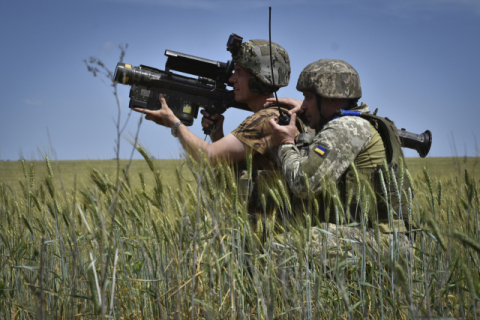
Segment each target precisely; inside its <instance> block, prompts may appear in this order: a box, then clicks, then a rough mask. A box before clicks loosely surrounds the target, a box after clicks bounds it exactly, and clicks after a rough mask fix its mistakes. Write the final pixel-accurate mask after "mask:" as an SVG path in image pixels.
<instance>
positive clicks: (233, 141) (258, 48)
mask: <svg viewBox="0 0 480 320" xmlns="http://www.w3.org/2000/svg"><path fill="white" fill-rule="evenodd" d="M272 57H273V76H274V80H275V86H273V83H272V75H271V73H272V72H271V70H270V69H271V68H270V47H269V42H268V41H266V40H250V41H247V42H244V43H243V44H242V45H241V46H240V48H239V50H238V52H237V53H236V54H235V56H233V57H232V58H233V59H232V60H233V62H234V63H235V66H234V71H235V72H234V74H233V75H232V76H231V77H230V79H229V82H231V83H232V84H233V88H234V95H235V100H236V101H238V102H243V103H246V104H248V106H249V108H250V109H251V110H252V111H253V112H254V114H253V115H252V116H250V117H248V118H247V119H246V120H245V121H244V122H243V123H242V124H241V125H240V126H239V127H238V128H236V129H235V130H234V131H233V132H232V133H230V134H228V135H226V136H225V135H224V133H223V120H224V117H223V116H221V115H218V114H216V115H209V114H207V113H206V112H205V111H204V110H202V114H203V115H204V117H203V119H202V126H204V127H206V126H209V125H211V124H213V123H215V129H214V130H213V131H212V132H211V134H210V138H211V140H212V143H211V144H209V143H208V142H206V141H203V140H202V139H201V138H199V137H197V136H195V135H194V134H193V133H192V132H191V131H190V130H188V128H187V127H186V126H185V125H183V124H182V123H181V122H180V120H179V119H178V118H177V117H176V116H175V115H174V114H173V112H172V111H171V110H170V109H169V108H168V106H167V104H166V101H165V99H164V97H163V95H160V97H159V99H160V102H161V104H162V108H161V109H159V110H147V109H134V110H135V111H138V112H142V113H145V114H146V117H145V119H147V120H152V121H154V122H155V123H157V124H159V125H162V126H166V127H169V128H172V134H173V135H174V136H176V137H178V138H179V140H180V142H181V144H182V146H183V147H184V149H185V150H187V151H188V152H190V153H191V154H193V155H194V156H198V150H201V151H202V152H203V153H205V154H206V155H207V156H208V157H209V158H210V159H211V160H212V161H217V160H221V159H224V160H228V161H231V162H233V163H236V162H239V161H242V160H244V159H245V157H246V154H248V153H249V152H253V157H254V160H255V158H258V161H254V164H256V165H258V166H260V167H268V166H271V165H273V164H274V163H275V158H276V148H275V147H272V145H271V142H270V132H271V128H270V125H269V124H268V120H269V119H272V118H274V117H276V116H278V114H279V113H278V111H277V110H276V109H273V108H266V109H264V104H265V102H266V99H268V98H270V97H273V95H272V92H274V91H276V90H278V89H279V88H280V87H284V86H286V85H288V82H289V79H290V59H289V57H288V54H287V52H286V51H285V49H284V48H282V47H281V46H279V45H278V44H275V43H272Z"/></svg>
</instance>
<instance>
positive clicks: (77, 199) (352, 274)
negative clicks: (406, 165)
mask: <svg viewBox="0 0 480 320" xmlns="http://www.w3.org/2000/svg"><path fill="white" fill-rule="evenodd" d="M138 148H139V151H141V153H142V155H143V156H144V157H145V160H146V162H147V164H148V170H149V172H148V173H147V172H144V173H141V172H140V173H139V176H138V180H137V181H139V183H136V184H131V183H130V181H131V180H132V177H130V175H129V173H128V171H125V174H123V173H122V174H120V175H118V179H119V182H118V183H117V181H113V182H112V181H110V180H109V176H108V175H105V174H104V173H103V172H101V171H99V170H92V171H91V177H90V179H91V182H90V183H88V184H85V185H82V186H79V185H76V183H75V182H74V184H73V187H71V188H65V187H62V185H60V184H59V183H58V181H57V180H56V179H55V174H56V173H55V172H54V170H53V168H54V166H53V167H52V165H51V163H50V161H49V159H48V158H47V159H45V163H44V167H45V168H46V174H45V175H44V176H39V174H36V173H35V172H38V171H39V170H37V169H35V167H34V165H33V163H28V162H26V161H24V162H23V168H24V171H23V175H22V176H21V177H20V179H19V184H20V191H19V192H17V191H15V190H14V189H13V188H12V186H11V185H9V184H6V183H2V184H1V185H0V255H1V260H0V318H2V319H11V318H16V319H31V318H38V319H49V318H58V319H81V318H86V319H93V318H102V319H104V318H107V317H113V318H115V319H154V318H155V319H188V318H190V319H224V318H232V319H233V318H235V319H237V318H238V319H356V318H375V319H377V318H378V319H394V318H395V319H410V318H413V319H415V318H425V317H426V318H448V317H450V318H464V319H476V318H477V313H478V311H477V309H478V307H479V305H478V297H479V289H480V288H479V271H480V269H479V258H480V256H479V254H480V239H479V237H480V232H479V230H478V229H479V223H478V218H479V200H478V188H477V186H476V183H478V179H477V178H475V177H474V176H472V175H471V173H470V172H468V171H465V172H464V174H463V176H462V177H461V178H460V177H456V178H455V177H454V178H445V177H437V176H430V174H429V172H428V171H427V170H425V171H424V174H423V176H418V175H417V176H416V178H415V179H412V177H411V175H410V174H409V173H408V171H403V172H404V173H403V174H402V175H401V177H400V178H399V179H398V180H397V181H395V183H396V184H397V185H400V186H401V185H402V184H403V183H404V181H405V180H406V179H410V180H411V185H412V186H413V189H414V190H409V192H401V191H400V190H402V188H401V187H399V188H398V191H397V192H401V193H402V194H401V197H405V198H406V199H407V200H408V202H409V206H408V212H403V213H402V214H403V215H411V217H412V219H413V220H414V221H415V225H416V226H417V227H415V228H414V229H410V230H409V231H410V232H407V233H406V237H408V238H409V239H410V241H411V243H412V249H410V247H408V246H405V245H403V241H404V239H405V236H404V235H403V234H402V233H401V232H400V231H399V232H395V233H394V234H392V235H382V234H380V232H379V230H378V223H376V220H375V219H376V218H375V214H374V213H375V208H376V202H375V201H376V197H375V196H374V194H373V191H372V190H371V187H370V186H369V185H368V184H366V183H365V182H363V181H361V179H358V180H357V185H356V186H355V188H356V189H357V190H358V192H357V193H356V197H357V199H356V201H357V203H359V207H358V211H359V213H361V214H360V215H359V216H360V217H361V218H360V219H358V220H357V221H346V220H345V219H344V218H343V217H345V210H344V208H343V207H342V204H341V202H340V201H339V198H338V194H337V190H336V187H335V185H334V184H331V183H328V181H325V183H324V186H323V194H322V196H321V198H316V197H314V196H313V195H310V197H309V199H307V200H306V201H305V202H304V203H303V206H304V210H303V213H302V214H301V215H297V217H296V218H292V217H291V215H290V214H289V211H290V210H291V209H290V208H291V207H292V205H291V200H292V199H290V196H289V194H288V192H287V191H286V190H285V184H284V182H283V181H282V180H281V178H280V177H278V178H276V180H274V183H271V184H270V188H269V190H268V192H265V194H263V195H261V196H260V199H261V202H262V205H261V207H262V208H263V209H262V212H259V214H258V215H257V218H256V219H252V217H251V216H250V215H249V213H248V212H247V211H248V206H247V202H246V201H247V199H245V198H244V197H242V194H243V193H242V192H240V191H239V190H238V189H239V186H238V183H237V177H236V173H235V172H234V170H233V169H232V167H231V166H229V165H227V164H218V165H217V166H215V167H212V166H211V165H210V163H209V162H208V161H206V160H204V161H199V162H197V161H194V160H193V159H191V158H187V159H185V162H186V166H187V167H188V168H189V169H190V171H191V173H192V175H193V177H194V179H193V180H189V181H186V180H185V179H184V178H183V177H182V174H181V172H180V171H179V170H177V171H176V175H175V177H176V181H166V179H163V178H162V176H163V175H164V173H163V172H162V171H161V170H159V168H156V167H155V164H156V163H155V162H153V161H151V160H150V158H149V156H148V154H147V153H146V152H144V151H143V149H141V147H138ZM120 169H122V168H120ZM114 176H115V175H114ZM384 176H385V179H394V178H395V176H394V175H392V174H390V173H389V172H388V170H386V171H384ZM146 177H149V178H150V180H149V181H152V183H145V181H146ZM476 179H477V180H476ZM390 185H391V184H389V183H386V184H385V188H387V186H390ZM394 189H395V187H394ZM386 200H387V201H388V199H386ZM329 203H333V204H334V205H333V207H332V208H333V209H332V212H329V214H330V215H331V216H332V217H335V219H336V221H337V223H336V224H330V225H329V224H325V223H323V222H319V221H318V217H317V215H316V214H315V213H316V212H318V208H319V206H324V205H325V206H326V207H330V206H329ZM272 204H273V205H272ZM342 222H343V223H344V224H349V228H342V227H341V226H340V225H339V224H341V223H342ZM369 226H373V227H372V228H370V227H369ZM329 241H330V242H331V241H333V242H334V243H335V246H334V247H331V248H330V249H328V250H327V248H329V247H328V246H327V243H328V242H329ZM319 244H321V245H319Z"/></svg>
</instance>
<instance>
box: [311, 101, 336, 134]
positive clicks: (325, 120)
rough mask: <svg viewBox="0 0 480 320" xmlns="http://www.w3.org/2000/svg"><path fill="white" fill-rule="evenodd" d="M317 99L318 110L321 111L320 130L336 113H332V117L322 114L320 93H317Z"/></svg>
mask: <svg viewBox="0 0 480 320" xmlns="http://www.w3.org/2000/svg"><path fill="white" fill-rule="evenodd" d="M315 99H317V107H318V112H320V121H319V122H318V125H319V128H320V129H319V130H321V129H322V128H323V126H324V125H326V124H327V123H328V122H329V121H330V120H332V119H333V118H334V115H332V116H331V117H330V118H325V117H324V116H323V115H322V97H320V96H319V95H318V94H316V95H315Z"/></svg>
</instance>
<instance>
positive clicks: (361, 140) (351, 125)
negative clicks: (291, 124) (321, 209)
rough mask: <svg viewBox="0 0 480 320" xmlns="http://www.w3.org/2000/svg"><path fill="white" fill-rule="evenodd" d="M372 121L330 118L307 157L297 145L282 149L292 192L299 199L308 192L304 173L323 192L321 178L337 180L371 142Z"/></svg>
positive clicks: (354, 118) (313, 188)
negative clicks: (301, 153) (302, 154)
mask: <svg viewBox="0 0 480 320" xmlns="http://www.w3.org/2000/svg"><path fill="white" fill-rule="evenodd" d="M370 139H371V132H370V124H369V123H368V121H366V120H364V119H362V118H359V117H343V118H339V119H336V120H333V121H330V122H329V123H328V124H327V125H326V126H325V127H324V128H323V129H322V131H320V132H319V133H318V134H317V135H316V136H315V138H314V139H313V143H312V144H311V145H310V147H309V149H310V150H309V154H308V156H307V157H301V156H300V153H299V151H298V149H297V148H296V147H294V146H286V147H284V148H282V149H281V150H280V151H279V156H280V161H281V163H282V171H283V174H284V176H285V178H286V180H287V182H288V185H289V187H290V189H291V190H292V192H293V193H294V194H295V195H296V196H297V197H299V198H305V197H306V196H307V195H308V190H307V185H306V184H305V178H304V176H305V175H306V176H307V179H308V184H309V188H310V190H312V191H313V192H314V193H315V194H319V193H320V192H321V191H322V179H324V178H328V179H330V180H331V181H335V182H338V180H339V179H340V177H341V176H342V174H343V173H344V172H345V171H346V170H347V169H348V167H349V165H350V163H351V162H353V161H354V160H355V158H356V157H357V155H358V154H359V153H360V151H362V150H363V149H364V148H365V147H366V146H367V145H368V143H369V141H370Z"/></svg>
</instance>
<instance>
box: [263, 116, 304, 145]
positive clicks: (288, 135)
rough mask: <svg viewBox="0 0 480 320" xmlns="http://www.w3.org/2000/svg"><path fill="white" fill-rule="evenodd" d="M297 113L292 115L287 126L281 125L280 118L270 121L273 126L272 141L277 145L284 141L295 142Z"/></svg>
mask: <svg viewBox="0 0 480 320" xmlns="http://www.w3.org/2000/svg"><path fill="white" fill-rule="evenodd" d="M296 118H297V115H296V114H295V113H294V114H292V116H291V117H290V123H289V124H288V125H286V126H280V125H279V124H278V123H277V122H278V118H276V117H275V118H273V119H270V120H269V121H268V123H269V124H270V126H271V127H272V135H271V141H272V144H273V145H275V146H279V145H280V144H282V143H295V135H296V133H297V128H296V126H295V120H296Z"/></svg>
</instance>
